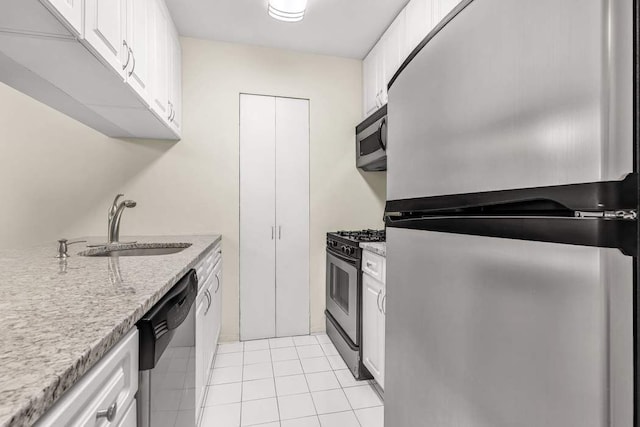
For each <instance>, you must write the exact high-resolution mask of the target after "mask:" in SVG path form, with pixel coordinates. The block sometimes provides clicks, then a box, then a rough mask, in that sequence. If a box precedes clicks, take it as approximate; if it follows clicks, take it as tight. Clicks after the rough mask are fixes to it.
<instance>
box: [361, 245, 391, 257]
mask: <svg viewBox="0 0 640 427" xmlns="http://www.w3.org/2000/svg"><path fill="white" fill-rule="evenodd" d="M360 247H361V248H362V249H364V250H365V251H370V252H373V253H374V254H378V255H381V256H383V257H386V256H387V243H386V242H367V243H360Z"/></svg>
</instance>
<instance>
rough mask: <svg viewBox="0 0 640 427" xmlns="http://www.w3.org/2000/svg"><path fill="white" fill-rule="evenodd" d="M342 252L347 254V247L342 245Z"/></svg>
mask: <svg viewBox="0 0 640 427" xmlns="http://www.w3.org/2000/svg"><path fill="white" fill-rule="evenodd" d="M340 250H341V251H342V252H345V253H346V252H347V247H346V246H345V245H342V246H340Z"/></svg>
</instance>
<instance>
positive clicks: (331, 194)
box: [0, 38, 386, 339]
mask: <svg viewBox="0 0 640 427" xmlns="http://www.w3.org/2000/svg"><path fill="white" fill-rule="evenodd" d="M181 41H182V48H183V86H184V87H183V103H184V107H183V108H184V110H183V117H184V130H183V139H182V141H180V142H178V143H171V142H163V141H130V140H116V139H110V138H107V137H105V136H103V135H101V134H99V133H97V132H95V131H93V130H91V129H89V128H87V127H85V126H83V125H81V124H80V123H78V122H75V121H74V120H71V119H69V118H67V117H66V116H64V115H62V114H60V113H57V112H56V111H53V110H51V109H50V108H48V107H46V106H44V105H42V104H40V103H38V102H36V101H33V100H32V99H30V98H28V97H26V96H24V95H22V94H20V93H18V92H16V91H14V90H13V89H11V88H8V87H6V86H3V85H0V100H2V102H0V127H1V129H2V139H1V140H0V195H1V197H2V201H3V203H2V204H3V208H2V209H0V224H2V227H0V247H11V246H28V245H30V244H34V243H39V242H44V241H54V240H55V239H56V238H58V237H60V236H65V237H73V236H79V235H101V234H104V233H106V212H107V207H108V206H109V204H110V202H111V199H112V197H113V196H114V194H115V193H116V192H124V193H126V195H127V197H130V198H132V199H135V200H136V201H137V202H138V206H137V207H136V208H135V209H133V210H129V211H127V212H126V213H125V215H124V217H123V220H122V233H123V234H125V235H126V234H150V235H155V234H181V233H187V234H194V233H211V232H219V233H221V234H222V235H223V238H224V257H225V258H224V259H225V264H224V299H223V307H224V308H223V331H222V334H223V338H224V339H237V337H238V325H239V322H238V320H239V300H238V293H239V283H238V270H239V259H238V230H239V218H238V214H239V210H238V205H239V183H238V174H239V169H238V168H239V166H238V165H239V158H238V156H239V150H238V140H239V138H238V129H239V123H238V120H239V116H238V109H239V103H238V100H239V93H240V92H245V93H256V94H265V95H276V96H290V97H299V98H308V99H310V107H311V112H310V120H311V149H310V156H311V169H310V179H311V185H310V188H311V194H310V196H311V198H310V200H311V222H310V224H311V230H310V233H311V254H310V257H311V260H310V261H311V262H310V266H311V293H310V295H311V328H312V330H313V331H318V330H323V329H324V316H323V310H324V300H325V297H324V276H325V272H324V268H325V256H324V245H325V233H326V232H327V231H330V230H336V229H355V228H366V227H370V228H375V227H381V226H382V212H383V206H384V199H385V186H386V180H385V175H384V174H383V173H362V172H359V171H358V170H357V169H356V168H355V159H354V156H355V153H354V151H355V150H354V126H355V124H356V123H357V122H358V121H359V119H360V112H361V99H362V96H361V93H362V92H361V87H362V85H361V66H362V63H361V61H358V60H350V59H343V58H335V57H328V56H319V55H307V54H300V53H293V52H287V51H281V50H274V49H267V48H259V47H252V46H245V45H237V44H229V43H219V42H211V41H204V40H196V39H188V38H184V39H182V40H181ZM52 245H53V244H52ZM52 248H53V246H52Z"/></svg>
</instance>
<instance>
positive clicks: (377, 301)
mask: <svg viewBox="0 0 640 427" xmlns="http://www.w3.org/2000/svg"><path fill="white" fill-rule="evenodd" d="M380 295H382V289H380V290H379V291H378V297H377V298H376V305H377V306H378V311H379V312H382V308H380Z"/></svg>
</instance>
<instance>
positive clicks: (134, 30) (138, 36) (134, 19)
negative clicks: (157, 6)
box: [124, 0, 153, 104]
mask: <svg viewBox="0 0 640 427" xmlns="http://www.w3.org/2000/svg"><path fill="white" fill-rule="evenodd" d="M126 5H127V20H126V21H127V22H126V35H125V38H124V43H125V48H126V49H127V53H126V57H127V60H126V62H125V65H126V67H125V70H124V71H125V73H126V74H125V79H126V81H127V83H129V85H130V86H131V87H132V88H133V89H134V90H135V91H136V93H137V94H138V95H140V97H141V98H142V99H143V100H144V101H145V102H146V103H147V104H149V57H150V55H149V45H150V43H149V40H150V38H151V37H150V35H151V31H150V25H149V23H150V21H151V14H152V13H153V10H152V9H151V0H126ZM127 62H128V63H127Z"/></svg>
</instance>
